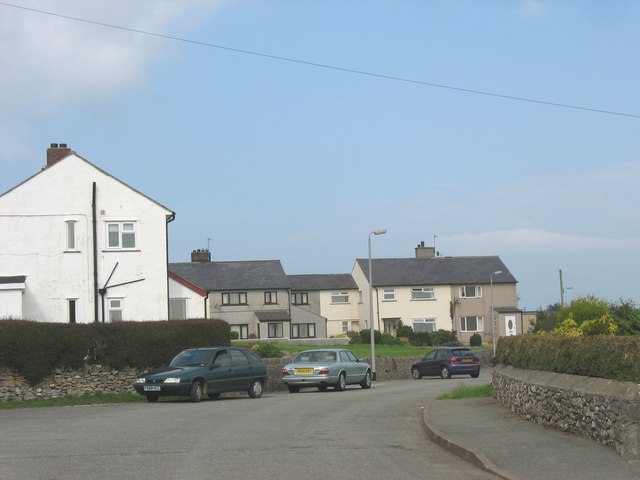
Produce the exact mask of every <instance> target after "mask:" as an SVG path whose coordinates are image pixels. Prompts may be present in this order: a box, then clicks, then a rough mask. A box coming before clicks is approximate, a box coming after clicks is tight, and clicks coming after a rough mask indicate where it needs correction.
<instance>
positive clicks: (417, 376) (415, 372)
mask: <svg viewBox="0 0 640 480" xmlns="http://www.w3.org/2000/svg"><path fill="white" fill-rule="evenodd" d="M411 376H412V377H413V378H415V379H416V380H420V379H421V378H422V375H421V374H420V372H419V371H418V367H413V368H412V369H411Z"/></svg>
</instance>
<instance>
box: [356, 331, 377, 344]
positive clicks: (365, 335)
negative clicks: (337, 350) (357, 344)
mask: <svg viewBox="0 0 640 480" xmlns="http://www.w3.org/2000/svg"><path fill="white" fill-rule="evenodd" d="M360 338H362V343H371V330H369V329H368V328H367V329H364V330H360ZM381 340H382V333H380V330H374V331H373V341H374V342H375V343H376V344H378V343H380V341H381Z"/></svg>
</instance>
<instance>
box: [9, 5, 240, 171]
mask: <svg viewBox="0 0 640 480" xmlns="http://www.w3.org/2000/svg"><path fill="white" fill-rule="evenodd" d="M228 3H229V1H228V0H190V1H179V0H136V1H129V0H93V1H91V2H87V1H85V0H64V1H59V0H55V1H54V0H34V1H30V2H22V3H21V6H23V7H25V8H31V9H36V10H40V11H46V12H51V13H55V14H58V15H60V16H55V15H47V14H43V13H38V12H34V11H28V10H24V9H20V8H12V7H8V6H0V9H1V12H2V15H0V44H1V45H2V46H3V48H2V49H0V64H1V65H2V66H3V74H2V75H0V89H1V90H2V92H3V106H2V109H1V111H0V130H2V131H3V136H4V137H12V138H13V141H12V143H13V144H14V146H13V148H11V149H4V150H3V151H2V152H0V155H3V156H7V158H9V156H13V155H15V154H16V153H19V152H20V151H22V149H23V147H21V146H20V143H21V140H22V139H24V140H26V137H27V136H28V132H25V131H24V125H25V124H27V123H28V121H33V120H34V119H41V118H48V117H51V116H53V115H55V114H56V113H57V112H58V111H59V110H60V109H61V108H62V107H63V106H64V105H65V104H69V103H84V102H94V101H107V100H108V98H109V97H110V96H111V95H113V94H114V93H116V92H118V91H120V90H122V89H127V88H131V87H132V86H135V85H136V84H137V83H139V82H141V80H142V79H143V78H144V75H145V71H146V69H147V67H148V65H149V64H150V62H152V61H153V60H154V59H156V58H157V57H158V56H159V55H160V54H162V53H163V52H164V51H165V50H166V49H167V41H166V40H162V39H159V38H155V37H151V36H148V35H142V34H136V33H133V32H129V31H124V30H119V29H114V28H108V27H105V26H100V25H96V24H91V23H86V22H82V21H77V20H72V19H70V18H64V17H63V16H68V17H75V18H81V19H86V20H91V21H95V22H100V23H104V24H112V25H118V26H121V27H123V28H131V29H136V30H142V31H149V32H154V33H160V34H169V35H171V34H173V35H175V36H179V35H181V34H185V33H186V32H187V31H188V30H189V29H191V28H194V27H195V26H197V25H198V24H200V23H201V22H203V21H205V20H206V19H207V18H208V17H210V16H211V15H213V14H215V13H216V12H217V11H218V10H219V9H220V8H221V7H223V6H225V5H226V4H228ZM16 123H18V124H20V123H22V126H23V127H22V130H20V129H16V128H15V127H14V125H16Z"/></svg>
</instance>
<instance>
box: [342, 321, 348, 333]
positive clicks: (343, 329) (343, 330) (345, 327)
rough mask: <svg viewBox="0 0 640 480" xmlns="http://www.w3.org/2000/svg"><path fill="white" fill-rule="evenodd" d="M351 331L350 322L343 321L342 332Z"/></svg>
mask: <svg viewBox="0 0 640 480" xmlns="http://www.w3.org/2000/svg"><path fill="white" fill-rule="evenodd" d="M348 331H349V322H342V333H347V332H348Z"/></svg>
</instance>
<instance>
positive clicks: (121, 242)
mask: <svg viewBox="0 0 640 480" xmlns="http://www.w3.org/2000/svg"><path fill="white" fill-rule="evenodd" d="M107 236H108V238H107V246H108V247H109V248H121V249H127V250H131V249H134V248H136V224H135V223H133V222H118V223H115V222H110V223H108V224H107Z"/></svg>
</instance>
